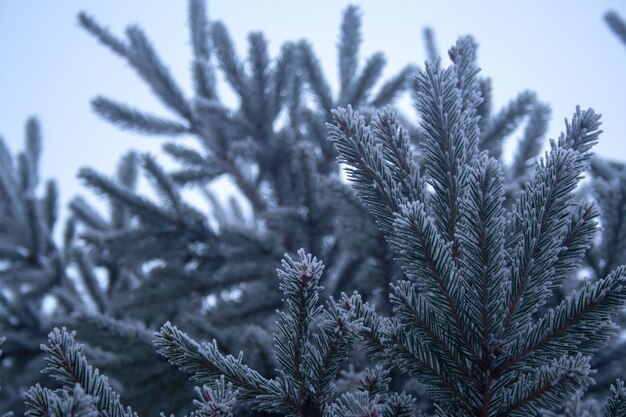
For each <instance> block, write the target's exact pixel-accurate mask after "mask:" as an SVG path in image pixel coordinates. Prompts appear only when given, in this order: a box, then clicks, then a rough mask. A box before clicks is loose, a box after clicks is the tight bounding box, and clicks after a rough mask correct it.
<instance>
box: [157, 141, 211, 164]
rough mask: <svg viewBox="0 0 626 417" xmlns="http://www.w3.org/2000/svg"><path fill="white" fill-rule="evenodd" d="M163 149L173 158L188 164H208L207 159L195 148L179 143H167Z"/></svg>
mask: <svg viewBox="0 0 626 417" xmlns="http://www.w3.org/2000/svg"><path fill="white" fill-rule="evenodd" d="M163 151H164V152H165V153H167V154H168V155H169V156H171V157H172V158H174V159H176V160H178V161H179V162H181V163H183V164H187V165H194V166H198V167H203V166H204V165H206V164H207V160H206V159H205V158H204V157H203V156H202V155H200V153H199V152H198V151H196V150H195V149H192V148H189V147H187V146H183V145H179V144H177V143H166V144H164V145H163Z"/></svg>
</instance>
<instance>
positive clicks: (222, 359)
mask: <svg viewBox="0 0 626 417" xmlns="http://www.w3.org/2000/svg"><path fill="white" fill-rule="evenodd" d="M154 345H155V346H156V348H157V352H158V353H160V354H161V355H162V356H163V357H165V358H166V359H167V360H168V361H169V362H170V363H171V364H172V365H174V366H176V367H178V368H180V369H181V370H182V371H184V372H188V373H190V374H192V376H191V379H193V380H194V381H198V382H200V383H201V384H208V383H211V382H212V381H214V380H216V379H219V378H221V377H222V376H224V378H225V380H226V381H227V382H230V383H232V384H233V386H234V387H235V388H236V389H237V390H239V394H240V395H239V398H240V399H241V400H245V401H254V400H255V399H256V398H257V397H263V396H274V395H279V394H278V392H277V389H276V387H275V386H274V384H272V383H271V381H268V380H267V379H265V378H263V377H262V376H261V375H260V374H259V373H258V372H256V371H255V370H253V369H250V368H249V367H248V366H246V365H244V364H243V363H242V362H241V356H239V358H235V357H233V356H232V355H226V356H224V355H223V354H221V353H220V352H219V350H218V348H217V342H216V341H215V340H214V341H213V343H203V344H202V345H200V344H198V343H197V342H196V341H195V340H193V339H191V338H190V337H189V336H187V335H186V334H185V333H183V332H181V331H180V330H178V329H177V328H176V326H173V325H172V324H170V323H169V322H167V323H165V324H164V325H163V327H161V330H160V331H159V332H157V333H155V340H154Z"/></svg>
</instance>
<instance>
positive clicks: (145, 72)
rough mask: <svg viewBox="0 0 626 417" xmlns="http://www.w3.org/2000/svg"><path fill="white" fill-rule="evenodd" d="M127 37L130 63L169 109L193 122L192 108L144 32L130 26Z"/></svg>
mask: <svg viewBox="0 0 626 417" xmlns="http://www.w3.org/2000/svg"><path fill="white" fill-rule="evenodd" d="M126 35H127V36H128V39H129V42H130V53H129V54H128V62H129V63H130V64H131V65H132V66H133V67H134V68H135V70H136V71H137V73H138V74H139V75H140V76H141V77H142V78H143V79H144V80H145V81H146V83H148V85H149V86H150V87H151V88H152V91H153V92H154V93H155V94H156V95H157V97H159V98H160V99H161V101H162V102H163V103H164V104H165V105H166V106H167V107H169V108H170V109H172V110H173V111H175V112H176V113H178V114H180V115H181V116H182V117H184V118H185V119H186V120H188V121H190V122H191V121H192V120H193V119H194V116H193V112H192V110H191V106H190V105H189V103H188V102H187V99H186V98H185V96H184V95H183V92H182V91H181V89H180V87H179V86H178V85H177V84H176V82H175V81H174V79H173V78H172V76H171V75H170V73H169V70H168V69H167V67H165V65H163V63H162V62H161V59H160V58H159V57H158V56H157V54H156V52H155V51H154V49H153V48H152V45H151V44H150V42H149V41H148V39H147V38H146V36H145V34H144V33H143V31H142V30H141V29H140V28H138V27H137V26H130V27H128V28H127V29H126Z"/></svg>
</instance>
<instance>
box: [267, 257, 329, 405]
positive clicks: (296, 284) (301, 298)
mask: <svg viewBox="0 0 626 417" xmlns="http://www.w3.org/2000/svg"><path fill="white" fill-rule="evenodd" d="M298 257H299V261H297V262H296V261H294V260H293V259H292V258H291V257H290V256H288V255H287V256H285V258H284V259H283V260H282V262H281V266H282V268H280V269H278V270H277V273H278V279H279V289H280V290H281V292H282V293H283V294H284V297H285V298H284V301H283V303H284V309H283V310H282V311H279V312H278V321H277V325H278V329H279V334H275V336H274V346H275V350H276V358H277V360H278V363H279V364H280V365H281V367H282V372H283V374H284V376H285V377H286V378H287V379H288V381H289V382H291V383H292V384H293V385H294V386H296V387H297V398H298V401H300V402H304V401H305V399H306V398H307V397H308V396H309V394H312V393H310V392H309V389H310V388H309V386H308V384H307V381H306V380H305V375H306V370H307V369H306V367H307V364H306V363H305V358H304V356H305V355H306V353H305V351H306V348H307V340H308V339H309V325H310V324H311V321H312V320H313V319H314V318H315V317H316V316H317V315H318V314H319V313H320V311H321V306H319V305H318V300H319V294H318V292H319V289H320V287H319V285H318V284H319V279H320V277H321V274H322V271H323V269H324V266H323V264H322V263H321V262H319V261H318V260H317V258H313V257H312V256H311V255H310V254H309V255H306V254H305V253H304V250H302V249H301V250H299V251H298Z"/></svg>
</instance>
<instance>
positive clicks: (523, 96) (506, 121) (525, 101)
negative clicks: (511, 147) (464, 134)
mask: <svg viewBox="0 0 626 417" xmlns="http://www.w3.org/2000/svg"><path fill="white" fill-rule="evenodd" d="M536 99H537V98H536V95H535V93H532V92H530V91H523V92H521V93H520V94H519V95H518V96H517V97H516V98H514V99H513V100H511V101H510V102H509V103H508V104H507V105H506V106H505V107H504V108H503V109H502V110H500V112H499V113H497V114H496V115H494V116H493V117H491V118H490V119H489V121H488V122H486V124H485V128H484V129H483V130H482V132H481V135H480V148H481V149H486V150H487V151H489V154H490V155H491V156H493V157H494V158H498V159H499V158H500V156H501V155H502V139H503V138H504V137H506V136H508V135H509V134H511V133H512V132H513V131H514V130H515V129H516V128H517V126H519V124H520V123H521V122H522V119H523V118H524V117H525V116H526V115H527V114H528V113H529V112H530V111H531V109H532V105H533V104H534V103H535V101H536Z"/></svg>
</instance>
